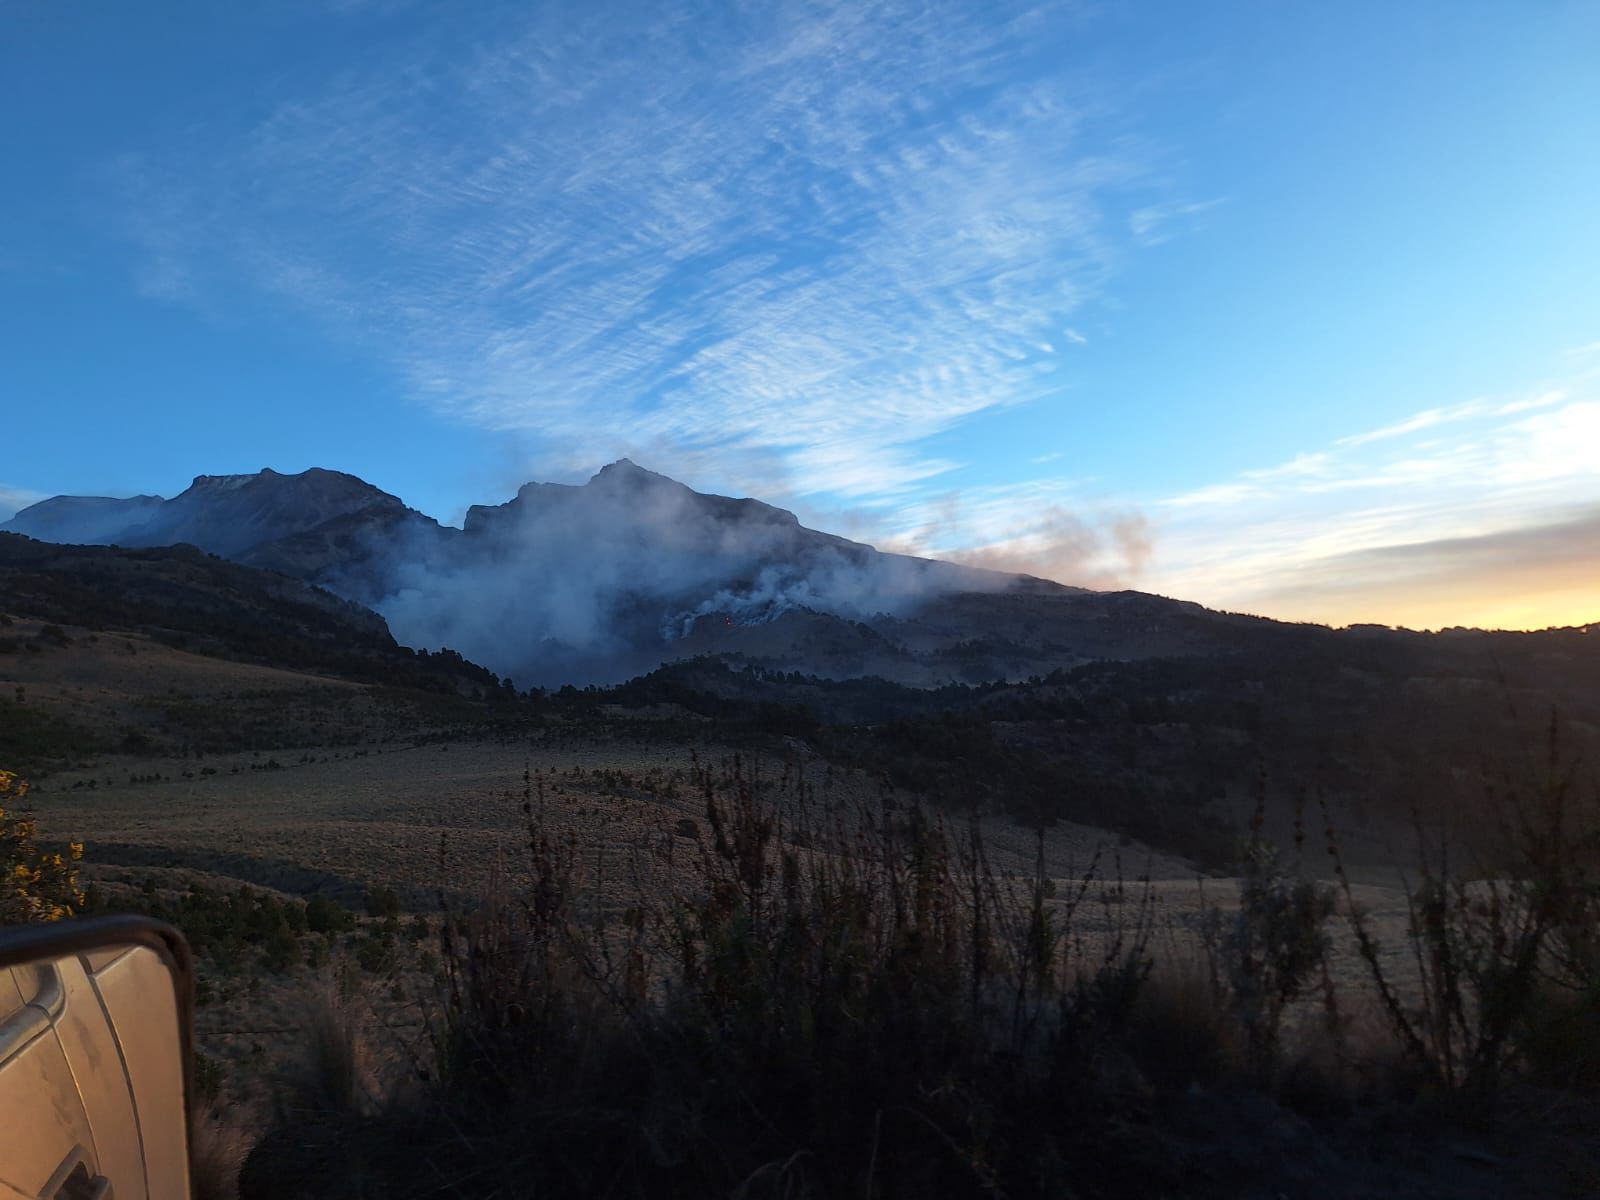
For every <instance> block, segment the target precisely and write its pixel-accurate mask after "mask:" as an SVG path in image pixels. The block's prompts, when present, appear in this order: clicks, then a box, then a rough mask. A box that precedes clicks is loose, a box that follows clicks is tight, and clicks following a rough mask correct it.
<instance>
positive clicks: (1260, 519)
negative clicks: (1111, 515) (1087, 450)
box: [1151, 374, 1600, 628]
mask: <svg viewBox="0 0 1600 1200" xmlns="http://www.w3.org/2000/svg"><path fill="white" fill-rule="evenodd" d="M1597 445H1600V386H1597V379H1596V377H1595V376H1594V375H1593V374H1585V375H1580V376H1577V377H1574V378H1571V379H1568V380H1566V381H1563V382H1561V383H1560V384H1558V385H1552V386H1543V387H1538V388H1532V389H1529V390H1528V391H1527V392H1526V393H1524V394H1521V395H1515V396H1506V397H1491V398H1478V399H1474V400H1470V401H1465V402H1463V403H1461V404H1459V405H1454V406H1448V407H1443V408H1432V409H1427V410H1423V411H1421V412H1418V413H1415V414H1413V415H1412V416H1411V417H1409V418H1406V419H1404V420H1402V421H1398V422H1393V423H1391V424H1389V425H1387V426H1384V427H1381V428H1377V429H1373V430H1368V431H1363V432H1358V433H1355V434H1351V435H1349V436H1346V437H1343V438H1340V439H1338V440H1337V441H1336V442H1334V443H1333V444H1332V445H1330V446H1328V447H1327V448H1325V449H1323V450H1319V451H1315V452H1312V453H1306V454H1301V455H1298V456H1297V457H1295V458H1294V459H1291V460H1289V461H1287V462H1284V463H1281V464H1279V465H1277V466H1274V467H1268V468H1262V469H1257V470H1251V471H1246V472H1243V473H1241V474H1239V475H1238V476H1236V477H1234V478H1232V479H1227V480H1221V481H1218V482H1216V483H1213V484H1208V485H1205V486H1203V487H1200V488H1196V489H1192V490H1190V491H1188V492H1185V493H1183V494H1180V495H1175V496H1170V497H1166V498H1165V499H1164V500H1162V501H1160V502H1159V503H1158V504H1156V505H1155V506H1154V511H1155V513H1156V519H1157V523H1158V526H1159V529H1160V532H1161V537H1162V544H1163V545H1164V546H1166V547H1167V548H1168V549H1169V550H1170V551H1171V553H1170V554H1168V555H1167V556H1166V557H1165V559H1164V561H1162V562H1161V563H1160V565H1159V569H1158V570H1156V571H1155V572H1153V574H1152V576H1151V585H1152V586H1154V587H1157V588H1159V589H1160V590H1163V591H1166V592H1168V593H1169V594H1173V595H1181V596H1185V597H1189V598H1193V599H1198V600H1202V601H1204V602H1206V603H1209V604H1214V605H1220V606H1223V607H1228V608H1237V609H1245V610H1248V611H1253V612H1261V613H1265V614H1267V615H1271V616H1282V617H1293V618H1299V619H1306V620H1318V621H1330V622H1334V623H1348V622H1354V621H1376V622H1379V623H1383V624H1413V625H1417V626H1420V627H1428V628H1435V627H1440V626H1444V625H1455V624H1483V625H1505V626H1508V627H1520V626H1526V625H1544V624H1561V623H1576V622H1580V621H1590V620H1594V619H1595V618H1596V617H1600V569H1597V568H1596V566H1595V564H1596V562H1597V561H1600V559H1597V557H1596V555H1595V547H1594V542H1593V534H1592V531H1593V521H1594V514H1595V513H1596V512H1600V456H1597V455H1596V454H1595V452H1594V447H1595V446H1597Z"/></svg>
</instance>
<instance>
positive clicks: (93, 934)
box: [0, 913, 194, 1147]
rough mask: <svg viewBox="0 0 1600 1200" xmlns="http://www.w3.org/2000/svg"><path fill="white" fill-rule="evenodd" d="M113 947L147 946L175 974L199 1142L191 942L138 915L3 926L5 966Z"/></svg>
mask: <svg viewBox="0 0 1600 1200" xmlns="http://www.w3.org/2000/svg"><path fill="white" fill-rule="evenodd" d="M112 945H132V946H142V947H144V948H145V949H147V950H153V951H155V952H156V953H157V954H158V955H160V956H161V960H162V962H163V963H165V964H166V967H167V970H168V971H170V972H171V974H172V989H173V998H174V999H175V1000H176V1001H177V1006H178V1045H179V1050H180V1053H181V1054H182V1056H183V1122H184V1129H185V1131H186V1135H187V1138H188V1140H189V1143H190V1146H191V1147H192V1146H193V1138H194V956H193V955H192V954H191V953H190V951H189V943H188V942H187V941H186V940H185V939H184V936H183V934H181V933H179V932H178V931H177V930H176V929H175V928H173V927H172V926H171V925H168V924H167V923H166V922H165V921H158V920H156V919H155V918H154V917H143V916H138V915H135V914H131V913H128V914H119V915H115V916H108V917H68V918H66V919H64V920H61V921H50V922H48V923H44V924H38V925H7V926H0V967H20V966H23V965H25V964H27V963H33V962H39V961H40V960H42V959H55V958H64V957H66V956H67V955H69V954H86V953H88V952H89V951H91V950H100V949H104V948H105V947H106V946H112Z"/></svg>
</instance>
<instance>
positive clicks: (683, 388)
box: [117, 2, 1189, 501]
mask: <svg viewBox="0 0 1600 1200" xmlns="http://www.w3.org/2000/svg"><path fill="white" fill-rule="evenodd" d="M518 21H519V22H520V23H519V24H518V25H517V26H516V27H515V28H509V29H508V28H507V27H506V26H505V25H504V24H502V25H500V27H498V28H496V29H495V30H494V31H493V36H492V37H491V36H489V34H488V32H487V31H486V32H485V33H484V35H483V36H481V37H479V38H477V39H476V40H474V39H473V38H472V37H470V36H468V37H465V38H463V37H462V36H460V35H456V36H447V35H445V33H444V32H443V31H442V30H440V31H431V32H433V33H436V34H438V35H439V36H437V37H429V38H418V39H416V40H414V41H410V42H406V43H404V44H398V45H390V46H388V47H387V48H386V49H385V50H384V51H383V52H381V53H378V54H375V55H374V56H372V57H371V58H370V59H369V60H368V61H366V62H364V63H362V64H360V65H357V66H352V67H350V68H348V69H347V70H346V71H345V72H344V73H343V74H342V75H340V76H339V77H337V78H333V79H329V80H326V81H325V82H324V84H323V85H322V86H321V87H320V88H319V89H317V90H314V91H313V92H312V93H311V94H307V95H304V96H299V97H296V98H293V99H286V100H281V101H280V102H279V103H278V104H277V105H276V107H275V108H274V109H273V111H272V112H271V114H270V115H269V116H268V117H267V118H266V119H265V120H262V121H260V122H259V123H258V124H257V125H255V126H254V127H253V128H251V129H250V130H249V132H248V134H247V136H245V137H244V138H243V139H242V141H241V142H239V143H238V144H237V145H224V144H221V143H220V142H219V141H218V140H216V138H215V133H214V131H213V133H212V135H211V136H209V137H208V135H207V132H206V131H205V130H202V131H201V132H200V133H199V134H198V135H196V140H195V142H194V144H191V145H186V146H183V147H179V148H177V149H173V150H168V151H166V152H157V153H150V154H145V155H141V156H129V157H128V158H126V159H124V160H123V161H122V162H121V163H119V164H118V168H117V175H118V177H119V178H120V179H121V181H122V186H123V188H124V194H125V196H127V198H128V200H129V202H130V209H131V212H132V213H133V214H134V216H133V218H132V225H133V229H134V232H135V235H136V236H137V237H138V238H139V239H140V241H141V242H142V244H143V245H144V247H145V249H146V251H147V261H146V262H145V264H144V266H143V268H142V275H141V279H142V286H144V287H145V289H146V291H147V292H148V293H149V294H151V295H155V296H163V297H168V298H175V299H189V300H192V301H193V302H196V303H214V302H216V296H217V295H218V294H219V293H220V292H222V291H225V285H226V284H227V283H228V282H229V281H230V280H231V278H232V277H234V276H236V275H238V274H240V273H242V274H243V275H244V276H245V277H246V278H248V279H251V280H253V281H254V282H255V283H256V284H257V285H258V286H260V287H262V288H265V289H267V290H268V291H269V292H272V293H274V294H277V295H281V296H284V297H288V298H289V299H291V300H292V301H293V302H294V303H295V304H297V305H300V306H303V307H305V308H307V309H309V310H311V311H312V312H314V313H316V314H317V315H318V316H320V317H321V318H322V319H323V320H324V321H326V322H327V323H328V325H329V327H330V328H333V329H335V330H337V331H338V332H339V333H340V334H341V335H342V336H346V337H349V338H351V339H353V340H356V341H358V342H360V343H362V344H365V345H368V346H370V347H373V348H374V349H375V350H377V351H378V352H380V353H382V354H383V355H385V356H386V357H387V358H388V359H389V360H390V361H391V363H392V365H393V366H394V367H395V368H396V369H397V370H398V371H399V372H401V373H402V375H403V376H404V378H405V379H406V381H407V382H408V384H409V387H410V389H411V391H412V392H413V394H414V395H415V396H416V397H418V398H420V399H421V400H423V401H424V402H425V403H427V404H430V405H432V406H435V407H437V408H439V409H442V410H444V411H446V412H449V413H452V414H455V415H457V416H459V417H461V418H463V419H465V420H468V421H471V422H474V423H476V424H479V425H482V426H486V427H489V428H491V429H499V430H508V431H519V432H520V433H524V434H528V435H531V436H533V437H534V438H535V439H536V441H537V443H538V444H539V446H540V447H541V449H542V455H541V461H540V463H539V464H537V465H539V466H542V467H543V468H545V469H546V470H551V469H557V470H559V469H566V470H571V469H574V468H577V467H587V466H592V464H593V463H594V462H596V461H603V460H604V459H606V458H610V457H615V456H617V455H619V454H623V453H627V454H631V455H634V456H636V457H639V458H641V459H642V460H644V461H649V462H652V463H654V464H656V465H659V466H661V467H662V468H663V469H666V470H669V471H675V470H678V469H679V462H680V459H685V460H688V461H699V462H702V463H703V462H705V461H706V460H707V458H708V456H711V457H717V456H726V457H737V456H738V455H741V454H757V455H767V456H772V455H776V456H777V458H778V460H779V461H781V462H782V463H783V464H784V466H785V467H786V469H787V474H788V476H789V478H788V479H786V480H783V481H781V482H780V483H779V486H777V487H776V488H775V487H774V486H773V484H774V481H773V480H771V479H770V477H769V479H768V487H767V491H768V493H769V494H771V493H773V492H774V491H776V492H778V493H780V494H781V493H783V492H804V493H831V494H833V495H834V496H837V497H846V498H854V499H864V500H877V501H882V500H883V499H885V498H888V497H895V496H904V495H906V494H908V493H910V492H911V491H913V490H915V489H917V488H918V487H920V486H921V485H923V484H924V482H925V481H927V480H929V479H932V478H934V477H936V476H938V475H940V474H942V473H944V472H945V471H947V470H949V469H950V468H951V466H952V465H954V463H953V461H952V460H950V459H949V458H947V457H944V456H940V455H936V454H929V453H928V452H927V451H926V450H925V449H924V448H923V443H924V442H925V441H926V439H928V438H929V437H931V436H933V435H935V434H937V433H940V432H942V431H945V430H948V429H950V428H951V427H952V426H953V425H955V424H956V423H958V422H960V421H962V420H963V419H964V418H967V417H970V416H972V415H973V414H976V413H979V412H982V411H985V410H988V409H993V408H997V407H1002V406H1008V405H1015V404H1019V403H1023V402H1026V401H1028V400H1030V399H1033V398H1036V397H1038V396H1040V395H1043V394H1045V393H1046V392H1047V391H1048V390H1050V388H1051V387H1052V384H1051V374H1052V371H1053V370H1054V360H1055V357H1056V354H1057V348H1056V346H1055V345H1054V343H1053V341H1052V338H1053V337H1061V336H1063V335H1062V334H1061V333H1060V331H1061V330H1063V329H1064V328H1066V329H1067V332H1066V334H1065V335H1064V337H1065V343H1066V344H1068V345H1070V344H1075V343H1081V342H1082V341H1083V338H1082V336H1081V335H1079V334H1076V333H1074V332H1073V331H1072V330H1071V329H1070V328H1068V327H1067V325H1066V318H1067V317H1069V315H1070V314H1072V313H1073V312H1075V311H1077V310H1078V309H1079V308H1080V307H1082V306H1083V305H1084V303H1085V302H1086V300H1088V299H1089V298H1090V297H1092V296H1093V295H1095V293H1096V291H1097V289H1098V288H1099V287H1101V285H1102V284H1103V281H1104V280H1105V278H1106V277H1107V275H1108V274H1109V273H1110V272H1111V270H1112V269H1113V267H1114V263H1115V258H1116V254H1117V252H1118V249H1119V246H1118V243H1119V240H1120V241H1121V242H1128V241H1129V240H1130V235H1129V234H1128V233H1127V232H1126V231H1125V230H1124V229H1123V223H1121V222H1116V221H1113V220H1109V219H1108V217H1107V215H1106V210H1107V208H1108V206H1115V204H1116V203H1118V201H1119V197H1121V196H1123V195H1124V194H1125V193H1127V192H1128V191H1129V190H1130V189H1133V188H1135V187H1138V186H1142V173H1141V170H1140V167H1139V165H1138V163H1137V162H1135V161H1133V160H1131V159H1130V158H1129V157H1127V153H1126V152H1125V151H1122V150H1120V149H1118V148H1117V147H1118V145H1119V143H1118V142H1117V141H1116V139H1115V138H1113V137H1110V136H1107V135H1106V134H1105V133H1104V132H1103V131H1102V130H1101V128H1100V125H1098V124H1097V119H1098V118H1099V116H1100V114H1101V107H1102V106H1101V102H1100V100H1099V98H1097V97H1096V96H1095V95H1094V94H1093V93H1092V92H1091V91H1089V90H1088V89H1086V88H1085V87H1084V86H1083V85H1082V84H1080V83H1077V82H1074V81H1072V80H1070V79H1068V78H1067V77H1066V76H1065V75H1064V73H1063V72H1062V71H1061V70H1060V69H1059V61H1058V58H1057V57H1055V56H1053V55H1052V48H1054V49H1055V50H1059V41H1060V38H1061V36H1062V34H1063V27H1064V22H1065V17H1063V16H1062V15H1061V14H1060V13H1058V12H1056V11H1055V10H1054V9H1052V8H1050V7H1046V8H1027V7H1020V6H1011V7H1005V6H1003V7H1001V8H999V9H991V8H989V7H987V6H980V7H974V6H970V5H959V4H945V3H934V4H922V3H917V4H910V3H897V2H889V3H882V4H873V5H857V4H837V5H821V6H818V5H811V4H804V5H802V4H777V5H771V6H766V5H762V6H755V7H752V8H748V9H744V10H728V11H727V13H726V14H724V15H723V16H722V17H720V18H718V19H716V20H707V19H706V18H705V17H704V15H703V14H697V15H696V16H695V17H694V18H693V19H690V17H689V16H688V14H687V13H686V12H684V11H683V10H679V9H676V8H671V7H668V8H664V9H660V10H656V9H653V8H650V9H645V10H641V11H640V12H639V13H637V14H633V15H622V14H619V12H618V11H617V10H615V9H614V8H612V7H611V6H607V7H606V9H605V10H604V11H603V12H602V11H600V10H590V11H585V10H580V9H578V8H576V6H559V5H558V6H545V7H542V8H540V9H538V10H535V11H534V12H532V13H531V14H529V15H525V16H522V17H519V18H518ZM1163 211H1165V210H1163ZM1187 211H1189V210H1188V209H1184V208H1182V206H1179V207H1178V208H1174V209H1173V210H1172V212H1173V213H1179V212H1187ZM1170 215H1172V214H1168V216H1170ZM1163 219H1165V218H1163ZM1155 220H1156V218H1155V217H1151V216H1149V214H1147V215H1146V218H1141V220H1140V222H1138V224H1139V228H1140V229H1143V230H1145V233H1143V234H1140V235H1139V237H1145V236H1146V234H1148V233H1149V232H1150V231H1151V230H1152V229H1153V228H1154V225H1153V224H1151V222H1154V221H1155ZM707 482H713V483H714V482H719V481H718V480H708V481H707Z"/></svg>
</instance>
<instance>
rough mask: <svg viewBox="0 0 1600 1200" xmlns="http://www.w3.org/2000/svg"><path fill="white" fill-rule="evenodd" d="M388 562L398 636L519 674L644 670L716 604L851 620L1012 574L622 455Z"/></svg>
mask: <svg viewBox="0 0 1600 1200" xmlns="http://www.w3.org/2000/svg"><path fill="white" fill-rule="evenodd" d="M387 573H388V577H389V579H390V580H391V586H390V588H389V590H388V592H387V593H386V594H385V595H383V596H382V597H381V598H378V599H377V601H376V605H375V607H377V609H378V611H379V612H381V613H382V614H383V616H384V617H385V618H386V619H387V620H388V621H389V625H390V628H391V630H392V631H393V632H394V635H395V637H396V638H397V639H398V640H400V641H401V642H403V643H405V644H407V645H412V646H418V647H428V648H436V647H440V646H449V647H451V648H453V649H456V650H459V651H460V652H461V653H462V654H464V655H466V656H467V657H468V658H470V659H472V660H474V661H476V662H480V663H483V664H484V665H486V666H488V667H490V668H491V669H493V670H495V671H497V672H499V673H501V674H508V675H510V676H511V677H512V678H513V679H515V680H516V681H517V682H518V683H519V684H523V685H527V684H542V685H548V684H551V683H557V682H576V683H583V682H609V681H615V680H617V679H621V678H626V677H628V676H629V675H632V674H635V673H638V672H640V671H644V670H649V669H651V668H653V667H654V666H656V665H658V664H659V663H660V662H662V661H663V660H665V659H667V658H670V657H672V656H673V653H674V643H675V642H677V641H679V640H681V639H682V638H684V637H686V636H688V634H689V633H690V632H691V631H692V630H693V629H694V627H695V625H696V623H697V622H699V621H701V620H703V619H705V618H706V617H710V616H714V615H718V614H720V615H724V616H726V617H727V618H728V619H729V620H730V621H731V622H732V623H734V624H738V625H751V624H758V623H763V622H767V621H771V620H774V619H776V618H777V617H780V616H782V615H783V614H784V613H787V612H792V611H794V610H796V609H809V610H814V611H819V612H825V613H832V614H836V615H839V616H842V617H847V618H850V619H854V620H861V619H867V618H871V617H874V616H876V615H878V614H889V615H898V614H901V613H904V612H906V611H907V610H908V609H910V608H911V607H913V606H914V605H916V604H917V603H919V602H920V601H922V600H924V599H926V598H927V597H928V596H930V595H932V594H937V593H940V592H949V591H972V590H993V589H997V588H1000V587H1004V586H1006V585H1007V584H1009V582H1010V580H1009V579H1008V578H1006V577H1001V576H994V575H991V574H988V573H986V572H983V571H975V570H971V569H969V568H965V567H959V566H954V565H951V564H947V563H934V562H927V561H923V560H917V559H909V558H903V557H899V556H895V555H886V554H879V553H877V552H875V551H873V550H872V549H871V548H869V547H866V546H862V545H859V544H857V543H852V542H847V541H845V540H844V539H840V538H834V537H831V536H829V535H827V534H821V533H817V532H815V531H812V530H807V529H804V528H802V527H801V526H800V525H799V524H798V523H797V522H796V521H795V519H794V518H793V516H791V515H790V514H788V513H785V512H782V511H781V510H778V509H773V508H769V507H768V506H766V505H762V504H759V503H757V502H754V501H730V500H727V499H725V498H722V497H713V496H702V495H700V494H698V493H695V492H693V491H691V490H690V489H689V488H687V487H684V486H683V485H681V484H678V483H675V482H673V481H671V480H669V479H666V478H665V477H663V476H658V475H653V474H651V473H650V472H646V471H642V470H640V469H639V468H637V467H634V466H633V465H632V464H630V463H627V462H625V461H624V462H623V463H620V464H616V465H614V466H613V467H610V468H607V469H606V470H604V471H602V472H601V473H600V474H599V475H597V476H596V477H595V478H594V479H593V480H591V481H590V482H589V483H588V484H586V485H584V486H582V487H566V486H562V485H552V484H533V485H529V486H528V487H526V488H524V489H523V490H522V491H521V492H520V493H519V494H518V499H517V500H516V501H515V502H513V503H512V504H510V505H508V506H503V507H502V508H500V509H498V510H491V511H489V512H487V513H484V512H482V511H481V510H480V511H479V512H478V513H477V514H474V515H469V518H468V522H467V530H466V532H465V533H463V534H460V535H457V536H456V537H455V538H453V539H451V541H450V544H448V545H447V546H445V547H444V548H443V549H442V550H441V549H435V548H430V547H426V546H418V545H396V546H393V547H391V548H390V563H389V567H388V572H387Z"/></svg>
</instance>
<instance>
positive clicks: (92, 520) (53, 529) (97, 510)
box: [0, 496, 166, 546]
mask: <svg viewBox="0 0 1600 1200" xmlns="http://www.w3.org/2000/svg"><path fill="white" fill-rule="evenodd" d="M165 503H166V501H165V500H163V499H162V498H161V497H160V496H130V497H129V498H128V499H126V500H115V499H113V498H112V497H110V496H53V497H51V498H50V499H49V500H41V501H39V503H37V504H34V505H32V506H30V507H28V508H25V509H23V510H22V511H21V512H19V513H17V514H16V515H15V516H13V517H12V518H11V520H9V521H7V522H6V523H5V525H3V526H0V529H4V530H5V531H7V532H9V533H22V534H26V535H27V536H28V537H33V538H38V539H39V540H40V541H44V542H66V543H69V544H79V545H93V546H103V545H109V544H111V543H113V542H115V541H117V540H118V539H119V538H120V537H122V536H123V535H125V534H126V533H127V532H128V531H129V530H131V529H136V528H138V527H139V526H140V525H142V524H144V523H145V522H146V521H148V520H149V519H150V518H151V517H153V516H154V515H155V514H156V512H157V511H159V509H160V508H161V506H162V505H163V504H165Z"/></svg>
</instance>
